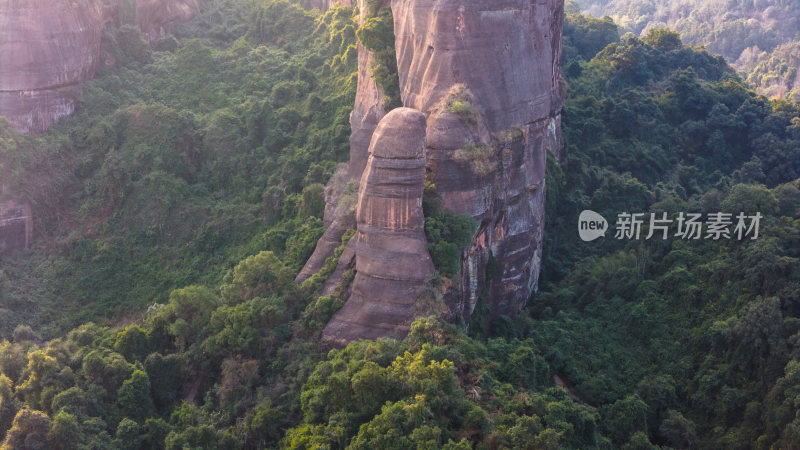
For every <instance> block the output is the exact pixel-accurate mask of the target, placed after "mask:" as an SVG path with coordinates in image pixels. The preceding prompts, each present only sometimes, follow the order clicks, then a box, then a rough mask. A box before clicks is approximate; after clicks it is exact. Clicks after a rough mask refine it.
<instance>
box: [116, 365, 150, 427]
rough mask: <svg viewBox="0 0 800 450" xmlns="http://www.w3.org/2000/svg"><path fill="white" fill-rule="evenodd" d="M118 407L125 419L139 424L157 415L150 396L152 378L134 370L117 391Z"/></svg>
mask: <svg viewBox="0 0 800 450" xmlns="http://www.w3.org/2000/svg"><path fill="white" fill-rule="evenodd" d="M117 406H119V409H120V411H121V412H122V415H123V416H124V417H129V418H131V419H133V420H136V421H137V422H144V420H145V419H146V418H148V417H150V416H152V415H154V414H155V406H154V405H153V398H152V397H151V396H150V378H149V377H148V376H147V373H145V372H144V371H142V370H134V371H133V373H132V374H131V376H130V378H128V379H127V380H125V381H124V382H123V383H122V386H120V388H119V391H117Z"/></svg>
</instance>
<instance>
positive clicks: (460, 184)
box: [301, 0, 564, 344]
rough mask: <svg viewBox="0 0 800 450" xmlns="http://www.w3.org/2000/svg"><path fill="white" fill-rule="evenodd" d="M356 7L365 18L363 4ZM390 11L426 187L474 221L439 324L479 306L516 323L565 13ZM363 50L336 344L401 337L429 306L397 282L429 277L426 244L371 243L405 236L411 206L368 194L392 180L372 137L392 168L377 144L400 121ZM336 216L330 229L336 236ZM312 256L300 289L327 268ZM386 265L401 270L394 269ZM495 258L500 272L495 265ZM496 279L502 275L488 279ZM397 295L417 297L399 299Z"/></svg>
mask: <svg viewBox="0 0 800 450" xmlns="http://www.w3.org/2000/svg"><path fill="white" fill-rule="evenodd" d="M387 1H388V0H387ZM360 3H361V4H360V6H361V7H362V8H361V11H365V10H366V8H364V6H365V2H364V1H362V2H360ZM391 8H392V13H393V17H394V34H395V48H396V54H397V66H398V75H399V82H400V90H401V97H402V101H403V105H404V106H405V107H407V108H413V110H415V111H420V112H421V114H422V116H423V117H425V118H426V122H427V125H426V130H425V133H424V134H425V141H426V150H425V152H424V153H425V159H426V161H425V164H426V168H427V171H428V177H429V179H430V181H432V182H433V183H434V184H435V185H436V187H437V192H438V195H439V196H440V197H441V199H442V202H443V206H444V208H446V209H449V210H452V211H454V212H456V213H460V214H469V215H471V216H472V217H473V218H475V219H476V221H477V222H478V224H479V226H478V227H477V229H476V230H475V233H474V237H473V241H472V244H471V245H470V247H469V248H468V249H466V250H465V251H464V252H463V254H462V258H461V270H460V271H459V276H458V277H457V278H458V279H455V280H451V281H452V282H445V283H442V284H441V286H443V288H442V289H443V291H444V292H441V293H442V294H443V296H444V299H445V304H446V306H447V308H445V309H448V310H449V312H447V313H443V314H442V315H444V316H446V317H448V318H450V319H453V320H455V319H457V318H458V317H461V318H463V319H464V320H465V321H466V322H467V323H468V321H469V318H470V315H471V314H472V311H473V310H474V308H475V305H476V303H477V301H478V299H479V297H480V296H481V295H484V296H485V298H486V301H487V305H488V307H489V309H490V310H491V312H492V314H493V315H498V314H509V313H512V312H514V311H516V310H518V309H519V308H521V307H522V306H524V305H525V303H526V302H527V300H528V298H529V297H530V296H531V294H532V293H533V292H534V291H535V290H536V287H537V284H538V276H539V270H540V265H541V254H542V230H543V228H544V206H545V168H546V161H547V153H548V151H551V152H553V154H554V155H555V156H556V158H557V159H560V157H561V148H562V143H561V133H560V130H561V109H562V106H563V101H564V92H563V89H564V85H563V82H562V80H561V75H560V73H559V60H560V57H561V55H560V54H561V27H562V16H563V8H564V2H563V0H391ZM363 20H364V16H363V13H362V22H363ZM360 50H361V51H360V52H359V57H360V58H359V63H360V64H359V89H358V93H357V97H356V104H355V109H354V111H353V114H352V116H351V124H352V127H353V134H352V136H351V159H350V165H349V168H348V176H349V178H350V179H352V180H355V179H356V178H357V177H358V176H359V175H360V174H361V173H362V171H363V176H362V177H361V189H362V190H361V194H360V197H359V210H358V223H357V233H356V236H355V238H354V239H357V242H356V250H355V268H356V271H357V273H356V278H355V280H354V282H353V285H352V293H351V296H350V299H349V300H348V301H347V303H346V304H345V306H344V307H343V308H342V310H340V311H339V312H338V313H337V314H336V315H335V316H334V319H333V320H331V322H330V324H329V325H328V327H327V328H326V329H325V332H324V334H323V337H324V338H325V339H326V340H327V341H329V342H333V343H336V344H344V343H346V342H348V341H350V340H353V339H358V338H376V337H379V336H395V337H401V336H403V335H404V333H405V332H406V331H407V324H408V321H409V320H410V319H411V318H413V317H414V315H415V314H416V313H417V311H419V309H420V307H421V302H424V296H421V292H422V291H415V289H420V288H419V286H421V285H420V284H419V280H420V279H421V278H420V277H421V274H416V278H415V277H411V278H402V277H401V278H397V277H396V276H395V275H394V274H395V273H397V271H398V270H399V271H400V273H404V274H405V273H406V272H403V271H404V270H406V269H404V267H405V266H406V265H411V266H413V265H423V266H425V267H424V269H425V270H423V272H427V271H428V270H430V266H428V264H429V256H428V252H427V250H426V246H425V245H424V244H425V242H424V235H420V236H417V237H415V239H414V240H409V241H403V240H401V239H399V238H398V239H388V240H387V239H385V238H386V236H387V235H386V234H376V233H374V231H373V230H374V229H375V226H374V224H375V223H380V224H382V226H383V227H388V226H396V225H391V224H395V223H407V222H405V219H404V218H405V217H406V216H407V215H408V214H409V212H408V211H407V210H405V209H404V208H406V207H407V205H406V204H398V203H393V202H388V201H383V200H380V201H378V200H376V199H378V198H381V197H379V196H375V195H373V193H374V192H377V191H376V189H375V188H374V187H373V186H375V183H376V182H377V180H381V179H382V178H380V177H379V175H378V174H380V176H388V175H386V174H384V172H385V171H382V170H378V169H385V168H384V167H383V166H380V164H382V163H383V162H384V161H385V158H386V156H382V157H378V156H376V155H371V156H369V162H368V163H366V161H367V155H368V153H367V152H366V145H365V143H366V142H367V141H369V139H370V136H371V137H372V141H371V142H372V145H371V146H370V150H371V151H373V152H374V151H376V149H378V151H380V152H384V153H382V154H384V155H389V153H385V151H386V150H387V149H390V148H392V146H385V145H381V144H382V143H381V141H380V140H378V141H377V142H376V138H378V137H379V132H381V130H382V129H383V127H384V126H385V125H386V124H389V123H392V121H391V120H389V119H390V118H392V117H394V114H395V112H394V111H392V112H390V113H389V114H388V115H386V116H385V117H383V115H384V111H383V109H382V107H381V100H382V97H383V95H382V94H383V93H382V92H380V89H379V88H378V87H377V85H376V84H375V82H374V81H373V80H372V79H371V77H370V73H369V68H370V65H371V62H370V59H369V58H370V55H369V53H368V52H366V51H364V49H363V48H361V49H360ZM402 111H408V109H403V110H402ZM404 114H406V113H404ZM381 117H383V119H382V120H381ZM378 120H380V125H379V126H378V130H377V131H375V132H374V135H373V130H374V129H375V124H376V123H378ZM392 127H396V125H395V124H392ZM415 142H416V141H415ZM376 144H378V145H376ZM394 157H395V158H398V156H397V155H395V156H394ZM382 158H384V159H382ZM399 160H402V158H400V159H399ZM365 163H366V169H364V164H365ZM410 179H411V178H408V180H410ZM415 179H416V183H418V184H417V185H416V186H415V187H413V189H414V190H415V192H417V191H419V192H420V193H421V192H422V190H423V188H424V178H415ZM365 183H371V184H369V185H365ZM407 189H409V190H410V189H412V187H411V186H410V185H408V187H407ZM328 200H329V201H330V200H333V202H332V203H331V204H330V205H329V208H333V205H336V196H335V195H331V196H330V197H329V198H328ZM365 211H370V212H369V213H365ZM326 213H327V210H326ZM328 216H329V214H326V223H332V222H333V221H331V220H330V219H329V218H328ZM414 223H416V222H414ZM337 226H338V227H341V224H338V225H332V226H331V227H330V228H329V229H328V232H326V236H325V237H323V239H322V240H321V241H320V244H319V245H318V247H317V252H329V253H332V252H333V248H335V246H336V245H338V242H339V241H338V240H337V236H341V235H342V234H341V233H342V232H343V231H344V230H338V229H337ZM379 237H380V238H379ZM420 237H421V238H422V239H421V240H420ZM401 244H402V245H401ZM317 252H315V257H312V260H311V261H310V262H309V264H307V265H306V268H304V271H307V273H306V274H305V276H310V275H311V274H312V273H314V272H316V271H317V270H319V269H318V268H316V269H314V266H319V267H321V263H322V262H324V258H321V257H320V255H318V254H317ZM397 252H401V253H397ZM315 258H316V259H315ZM382 258H383V259H382ZM392 258H394V259H395V262H396V263H395V264H391V263H389V261H390V260H391V259H392ZM492 259H495V260H496V263H497V264H492V265H490V264H489V262H490V261H491V260H492ZM351 260H352V258H350V259H348V260H347V261H345V262H340V265H342V264H345V263H347V264H349V263H350V262H349V261H351ZM376 261H378V262H376ZM379 262H380V263H379ZM312 263H313V264H312ZM489 266H496V267H497V270H495V271H492V272H491V273H490V272H489V271H488V270H487V267H489ZM309 269H313V270H309ZM337 270H338V269H337ZM301 275H303V273H301ZM403 276H404V277H407V275H403ZM389 286H391V288H389ZM401 291H402V292H416V293H417V294H419V295H416V296H409V295H406V296H405V298H401V297H400V296H398V293H399V292H401ZM438 311H441V310H438Z"/></svg>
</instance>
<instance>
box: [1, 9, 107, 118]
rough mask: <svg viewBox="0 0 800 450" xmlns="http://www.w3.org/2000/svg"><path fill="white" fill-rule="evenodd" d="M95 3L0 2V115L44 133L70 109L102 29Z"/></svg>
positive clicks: (91, 67) (94, 58)
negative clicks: (75, 87)
mask: <svg viewBox="0 0 800 450" xmlns="http://www.w3.org/2000/svg"><path fill="white" fill-rule="evenodd" d="M103 12H104V8H103V3H102V2H101V1H95V0H78V1H72V0H0V115H3V116H6V118H7V119H8V121H9V123H11V125H12V126H14V127H15V128H18V129H21V130H26V131H27V130H36V131H40V130H44V129H46V128H47V127H48V126H50V125H51V124H52V123H54V122H55V121H57V120H58V119H59V118H60V117H63V116H65V115H68V114H71V113H72V111H73V110H74V106H73V99H74V95H75V92H76V90H75V89H74V88H73V87H74V86H76V85H77V84H78V83H80V82H81V81H83V80H86V79H89V78H91V77H92V76H94V72H95V69H96V68H97V62H98V59H99V54H100V37H101V34H102V31H103Z"/></svg>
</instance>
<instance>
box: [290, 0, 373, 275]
mask: <svg viewBox="0 0 800 450" xmlns="http://www.w3.org/2000/svg"><path fill="white" fill-rule="evenodd" d="M358 7H359V11H360V15H359V24H363V23H364V21H365V20H366V19H367V10H368V8H369V7H368V5H367V0H358ZM374 58H375V56H374V54H373V52H371V51H369V50H367V49H366V48H365V47H364V46H363V45H362V44H361V43H360V42H359V43H358V86H357V87H356V100H355V105H354V106H353V111H352V112H351V113H350V129H351V133H350V162H349V164H348V166H347V175H346V177H342V178H341V179H338V180H334V183H329V185H328V187H327V189H326V192H325V218H324V223H325V227H326V229H325V233H324V234H323V235H322V238H320V240H319V242H317V246H316V247H315V248H314V253H313V254H312V255H311V257H310V258H309V259H308V261H307V262H306V264H305V265H304V266H303V269H302V270H301V271H300V273H299V274H298V275H297V277H296V278H295V281H297V282H298V283H301V282H303V281H305V280H306V279H308V278H310V277H311V276H312V275H314V274H315V273H317V272H319V271H320V269H322V266H324V265H325V260H326V259H327V258H328V257H330V256H331V255H333V252H334V250H335V249H336V247H338V246H339V245H340V244H341V240H342V236H343V235H344V232H345V231H347V230H348V229H349V228H353V227H354V226H355V217H354V216H353V214H352V212H350V211H349V210H348V209H347V208H337V206H339V203H340V201H341V199H342V197H341V196H342V192H343V191H344V189H343V186H340V185H342V184H344V183H347V182H354V183H358V182H359V180H360V179H361V174H362V173H363V172H364V167H366V165H367V158H368V157H369V145H370V139H371V138H372V134H373V133H374V132H375V128H376V127H377V126H378V122H379V121H380V120H381V119H382V118H383V116H384V115H386V111H384V109H383V106H382V101H383V90H382V89H381V87H380V86H379V85H378V83H376V82H375V80H374V79H372V76H371V75H370V73H371V67H372V64H373V59H374ZM337 182H338V184H337Z"/></svg>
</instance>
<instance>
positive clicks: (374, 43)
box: [356, 0, 403, 112]
mask: <svg viewBox="0 0 800 450" xmlns="http://www.w3.org/2000/svg"><path fill="white" fill-rule="evenodd" d="M356 36H357V37H358V40H359V41H360V42H361V44H362V45H364V47H365V48H367V49H368V50H370V51H371V52H372V67H370V74H371V75H372V79H373V80H375V82H376V83H377V84H378V86H380V88H381V90H382V91H383V100H382V103H381V106H383V109H384V110H385V111H387V112H388V111H390V110H392V109H394V108H397V107H399V106H403V103H402V101H401V99H400V79H399V78H398V74H397V56H396V55H395V49H394V17H393V16H392V8H391V7H390V6H388V4H387V2H385V1H381V0H370V1H368V2H367V11H366V19H365V20H364V23H363V24H362V25H361V26H360V27H358V30H356Z"/></svg>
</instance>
